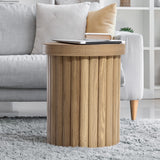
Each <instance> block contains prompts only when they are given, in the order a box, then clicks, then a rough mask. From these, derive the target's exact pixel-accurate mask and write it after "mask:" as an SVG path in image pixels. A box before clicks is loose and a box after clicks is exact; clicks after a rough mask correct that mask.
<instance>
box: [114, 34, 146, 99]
mask: <svg viewBox="0 0 160 160" xmlns="http://www.w3.org/2000/svg"><path fill="white" fill-rule="evenodd" d="M115 39H120V40H124V41H125V42H126V51H125V55H123V56H122V58H121V61H122V67H123V69H124V75H125V81H126V84H125V86H124V87H121V99H122V100H136V99H142V97H143V90H144V72H143V61H144V59H143V37H142V35H140V34H136V33H128V32H117V33H116V36H115Z"/></svg>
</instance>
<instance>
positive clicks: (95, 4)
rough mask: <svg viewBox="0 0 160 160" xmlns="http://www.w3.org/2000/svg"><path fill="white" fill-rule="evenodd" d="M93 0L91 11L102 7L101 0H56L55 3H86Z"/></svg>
mask: <svg viewBox="0 0 160 160" xmlns="http://www.w3.org/2000/svg"><path fill="white" fill-rule="evenodd" d="M84 2H91V4H90V8H89V11H95V10H98V9H100V7H101V6H100V0H55V2H54V4H56V5H64V4H74V3H84Z"/></svg>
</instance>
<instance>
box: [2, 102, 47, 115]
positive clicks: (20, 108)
mask: <svg viewBox="0 0 160 160" xmlns="http://www.w3.org/2000/svg"><path fill="white" fill-rule="evenodd" d="M46 115H47V103H46V102H0V117H44V116H46Z"/></svg>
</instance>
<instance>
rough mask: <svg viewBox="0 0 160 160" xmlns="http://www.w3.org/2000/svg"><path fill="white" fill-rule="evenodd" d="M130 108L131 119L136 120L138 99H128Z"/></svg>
mask: <svg viewBox="0 0 160 160" xmlns="http://www.w3.org/2000/svg"><path fill="white" fill-rule="evenodd" d="M130 108H131V118H132V120H136V116H137V109H138V100H131V101H130Z"/></svg>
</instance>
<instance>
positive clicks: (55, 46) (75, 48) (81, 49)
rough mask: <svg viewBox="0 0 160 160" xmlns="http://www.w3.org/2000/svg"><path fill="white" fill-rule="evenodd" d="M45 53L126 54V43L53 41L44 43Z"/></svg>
mask: <svg viewBox="0 0 160 160" xmlns="http://www.w3.org/2000/svg"><path fill="white" fill-rule="evenodd" d="M43 53H45V54H48V55H52V56H91V57H94V56H116V55H122V54H125V44H96V45H95V44H94V45H79V44H67V43H57V42H51V43H46V44H44V50H43Z"/></svg>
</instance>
